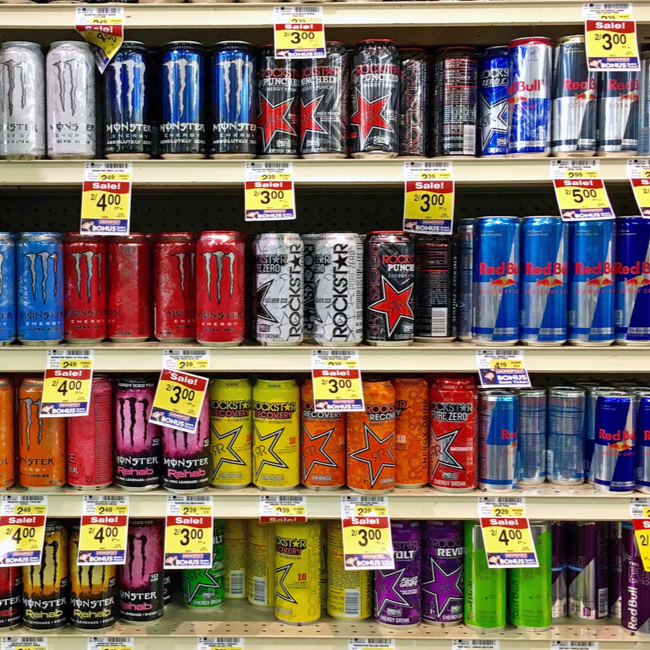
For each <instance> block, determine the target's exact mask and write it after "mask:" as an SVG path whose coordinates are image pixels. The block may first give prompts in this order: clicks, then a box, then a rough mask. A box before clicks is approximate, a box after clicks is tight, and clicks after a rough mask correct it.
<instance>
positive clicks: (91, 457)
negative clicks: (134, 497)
mask: <svg viewBox="0 0 650 650" xmlns="http://www.w3.org/2000/svg"><path fill="white" fill-rule="evenodd" d="M66 420H67V450H66V451H67V460H68V463H67V470H68V471H67V478H68V485H71V486H72V487H73V488H75V489H77V490H84V491H86V490H99V489H101V488H105V487H108V486H109V485H110V484H111V483H112V482H113V479H114V477H115V472H114V469H113V464H114V462H115V461H114V457H115V452H114V449H113V385H112V384H111V380H110V379H109V378H108V377H107V376H102V375H95V376H94V377H93V382H92V390H91V392H90V404H89V405H88V415H86V416H83V417H75V418H66Z"/></svg>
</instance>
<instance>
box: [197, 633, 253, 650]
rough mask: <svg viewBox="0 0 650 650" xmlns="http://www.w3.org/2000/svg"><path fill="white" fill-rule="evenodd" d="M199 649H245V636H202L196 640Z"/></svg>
mask: <svg viewBox="0 0 650 650" xmlns="http://www.w3.org/2000/svg"><path fill="white" fill-rule="evenodd" d="M196 648H197V650H225V648H228V649H229V650H244V637H243V636H202V637H199V638H198V639H197V640H196Z"/></svg>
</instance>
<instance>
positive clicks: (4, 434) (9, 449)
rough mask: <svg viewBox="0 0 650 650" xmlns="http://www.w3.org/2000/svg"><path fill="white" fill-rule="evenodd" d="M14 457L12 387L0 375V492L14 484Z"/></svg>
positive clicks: (7, 380) (6, 379)
mask: <svg viewBox="0 0 650 650" xmlns="http://www.w3.org/2000/svg"><path fill="white" fill-rule="evenodd" d="M14 458H15V451H14V388H13V386H12V385H11V382H10V381H9V379H8V378H7V377H0V492H3V491H4V490H6V489H7V488H10V487H11V486H12V485H13V484H14V481H15V463H14Z"/></svg>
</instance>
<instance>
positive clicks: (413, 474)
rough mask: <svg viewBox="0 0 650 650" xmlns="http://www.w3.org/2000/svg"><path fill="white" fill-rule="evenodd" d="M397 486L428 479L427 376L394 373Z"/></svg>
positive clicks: (414, 484) (414, 485)
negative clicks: (395, 375)
mask: <svg viewBox="0 0 650 650" xmlns="http://www.w3.org/2000/svg"><path fill="white" fill-rule="evenodd" d="M392 384H393V387H394V388H395V447H394V453H393V455H394V457H395V487H399V488H418V487H424V486H425V485H426V484H427V483H428V482H429V386H428V384H427V380H426V379H425V378H424V377H395V378H394V379H393V380H392Z"/></svg>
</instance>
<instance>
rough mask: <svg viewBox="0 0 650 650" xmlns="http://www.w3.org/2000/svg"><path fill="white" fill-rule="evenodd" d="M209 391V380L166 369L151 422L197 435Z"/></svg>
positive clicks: (159, 386) (155, 401) (154, 404)
mask: <svg viewBox="0 0 650 650" xmlns="http://www.w3.org/2000/svg"><path fill="white" fill-rule="evenodd" d="M207 388H208V380H207V379H206V378H205V377H199V376H198V375H191V374H189V373H187V372H181V371H180V370H167V369H163V371H162V372H161V373H160V380H159V381H158V387H157V388H156V395H155V397H154V399H153V406H152V407H151V415H150V416H149V422H151V424H159V425H162V426H164V427H170V428H171V429H176V430H177V431H184V432H186V433H196V428H197V427H198V425H199V414H200V413H201V407H202V406H203V400H204V399H205V393H206V390H207Z"/></svg>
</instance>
